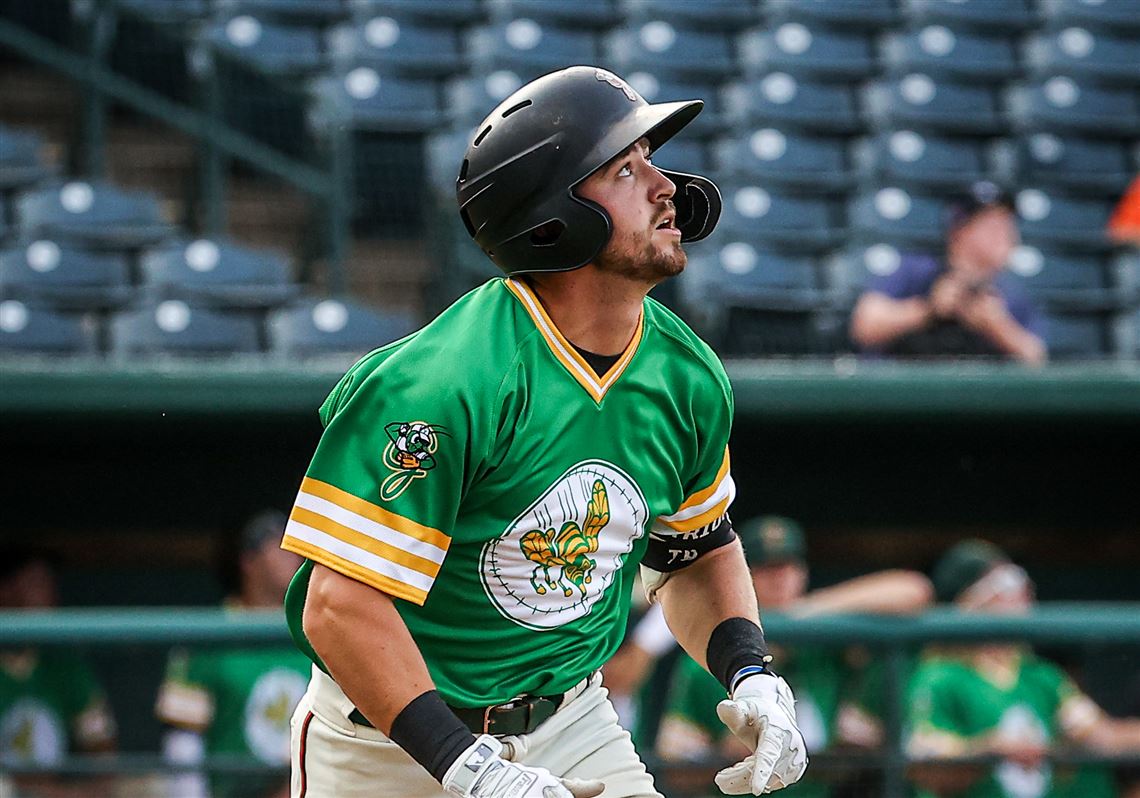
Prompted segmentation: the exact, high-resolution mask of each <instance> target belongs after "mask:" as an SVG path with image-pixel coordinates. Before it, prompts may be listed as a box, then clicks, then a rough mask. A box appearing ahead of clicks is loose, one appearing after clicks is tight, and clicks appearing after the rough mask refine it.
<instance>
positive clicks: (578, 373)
mask: <svg viewBox="0 0 1140 798" xmlns="http://www.w3.org/2000/svg"><path fill="white" fill-rule="evenodd" d="M503 282H504V284H505V285H506V286H507V289H508V290H509V291H510V292H511V293H512V294H514V295H515V297H516V298H517V299H518V300H519V302H521V303H522V305H523V307H524V308H526V312H527V313H528V314H529V315H530V317H531V320H532V321H534V325H535V326H536V327H537V328H538V331H539V332H540V333H542V337H543V338H544V339H546V345H547V346H548V347H550V351H551V352H552V353H553V354H554V356H555V357H556V358H558V361H559V362H560V363H562V365H563V366H565V367H566V370H567V371H569V372H570V375H571V376H572V377H574V379H575V380H577V381H578V384H579V385H581V386H582V387H583V388H585V389H586V393H588V394H590V396H591V397H593V399H594V401H595V402H597V403H599V404H600V403H601V401H602V398H603V397H604V396H605V395H606V391H608V390H609V389H610V387H611V386H612V385H613V384H614V383H615V382H617V379H618V377H620V376H621V375H622V372H624V371H625V368H626V366H628V365H629V362H630V361H631V360H633V355H634V353H635V352H636V351H637V346H638V344H640V343H641V333H642V330H643V329H644V327H645V313H644V312H643V313H642V314H641V316H640V317H639V318H638V320H637V330H636V331H635V332H634V334H633V339H632V340H631V341H630V342H629V344H628V345H627V346H626V348H625V351H624V352H622V354H621V357H619V358H618V360H617V362H616V363H614V364H613V365H612V366H610V368H609V371H607V372H606V373H605V374H603V375H602V376H601V377H599V376H598V375H596V374H595V373H594V370H593V369H592V368H591V367H590V364H589V363H587V362H586V360H585V358H583V357H582V356H581V355H580V354H578V350H576V349H575V348H574V345H573V344H571V343H570V342H569V341H567V340H566V338H565V337H564V336H563V335H562V333H561V332H559V330H558V328H557V327H555V326H554V322H553V321H552V320H551V318H550V316H549V315H547V313H546V308H544V307H543V306H542V303H541V302H540V301H539V300H538V297H537V296H535V293H534V291H532V290H531V289H530V286H528V285H526V284H525V283H523V282H522V281H520V280H514V279H511V278H508V279H506V280H504V281H503Z"/></svg>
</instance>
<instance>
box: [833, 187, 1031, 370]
mask: <svg viewBox="0 0 1140 798" xmlns="http://www.w3.org/2000/svg"><path fill="white" fill-rule="evenodd" d="M1019 241H1020V237H1019V234H1018V230H1017V217H1016V215H1015V213H1014V207H1013V200H1012V198H1011V197H1010V196H1009V195H1008V194H1006V193H1005V192H1004V191H1002V190H1001V189H1000V188H999V187H998V186H996V185H995V184H993V183H990V182H979V183H975V184H974V185H973V186H971V187H970V189H969V191H967V192H966V193H965V194H963V195H962V196H960V197H957V198H956V199H954V200H953V201H952V202H951V203H950V205H949V207H948V213H947V224H946V243H945V250H944V253H943V255H942V256H941V257H933V256H929V255H917V254H906V255H903V256H902V258H901V260H900V262H899V265H898V268H897V269H895V271H893V272H891V273H890V274H885V275H878V276H876V277H874V278H872V279H871V280H870V281H869V283H868V284H867V287H866V288H865V290H864V292H863V294H862V296H860V297H859V301H858V302H857V303H856V305H855V310H854V312H853V314H852V317H851V330H850V332H851V338H852V340H853V341H854V342H855V344H856V345H857V346H858V347H859V348H860V349H861V350H862V351H864V352H866V353H868V354H876V355H884V356H890V357H912V358H913V357H917V358H923V357H925V358H931V357H941V356H974V357H997V358H1003V359H1007V360H1013V361H1019V362H1022V363H1027V364H1032V365H1036V364H1041V363H1044V362H1045V360H1046V359H1047V351H1046V346H1045V335H1044V317H1043V316H1042V314H1041V312H1040V310H1039V309H1038V308H1037V307H1036V306H1035V305H1034V303H1033V302H1032V301H1031V300H1030V298H1029V296H1028V295H1027V294H1026V293H1025V291H1024V290H1023V289H1022V288H1021V287H1020V286H1019V285H1018V284H1017V283H1016V281H1015V280H1014V279H1013V278H1012V277H1011V276H1010V275H1009V274H1008V273H1006V272H1005V271H1004V270H1005V267H1006V265H1007V264H1008V262H1009V258H1010V255H1011V254H1012V252H1013V250H1014V248H1015V247H1016V246H1017V245H1018V243H1019Z"/></svg>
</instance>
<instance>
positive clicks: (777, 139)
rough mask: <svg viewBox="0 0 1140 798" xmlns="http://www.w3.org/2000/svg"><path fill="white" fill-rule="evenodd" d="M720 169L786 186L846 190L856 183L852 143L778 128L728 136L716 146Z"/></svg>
mask: <svg viewBox="0 0 1140 798" xmlns="http://www.w3.org/2000/svg"><path fill="white" fill-rule="evenodd" d="M714 153H715V160H716V168H717V171H718V172H719V173H721V174H725V175H740V176H745V177H748V178H749V179H752V180H755V181H757V182H758V183H759V184H760V185H771V186H773V187H778V188H786V189H805V190H817V191H832V192H834V191H842V190H845V189H847V188H849V187H850V186H851V185H852V183H853V179H854V178H853V171H852V164H851V154H850V145H849V143H848V140H847V139H845V138H842V137H839V136H817V135H810V134H805V133H802V132H799V131H795V130H781V129H779V128H775V127H767V128H759V129H757V130H753V131H750V132H748V133H746V134H743V135H740V136H737V137H731V138H724V139H722V140H720V141H719V142H717V144H716V145H715V148H714Z"/></svg>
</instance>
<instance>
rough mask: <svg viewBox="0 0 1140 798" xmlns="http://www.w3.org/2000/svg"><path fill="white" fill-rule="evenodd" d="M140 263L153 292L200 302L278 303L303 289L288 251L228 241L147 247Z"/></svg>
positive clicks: (262, 305) (245, 305) (228, 304)
mask: <svg viewBox="0 0 1140 798" xmlns="http://www.w3.org/2000/svg"><path fill="white" fill-rule="evenodd" d="M139 267H140V270H141V272H142V279H143V284H144V286H145V287H146V288H147V289H148V291H149V293H150V295H151V296H152V297H154V298H160V299H182V300H185V301H186V302H189V303H192V304H195V305H198V306H201V307H211V306H220V307H241V308H268V307H274V306H276V305H280V304H283V303H284V302H287V301H289V300H291V299H293V298H294V297H295V296H296V295H297V293H298V290H299V289H298V287H297V285H296V284H294V283H293V282H292V281H291V280H290V275H289V266H288V264H287V263H286V262H285V259H284V258H283V257H281V256H280V255H277V254H276V253H272V252H265V251H257V250H252V249H247V248H245V247H241V246H238V245H236V244H233V243H231V242H227V241H212V240H210V239H204V238H203V239H197V240H194V241H186V240H182V241H173V242H171V243H170V244H168V245H166V246H163V247H162V248H160V249H156V250H151V251H150V252H147V253H145V254H144V255H143V257H142V258H141V259H140V263H139Z"/></svg>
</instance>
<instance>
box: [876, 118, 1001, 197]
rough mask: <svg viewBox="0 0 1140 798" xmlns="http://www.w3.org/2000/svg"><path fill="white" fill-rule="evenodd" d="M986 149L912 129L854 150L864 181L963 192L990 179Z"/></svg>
mask: <svg viewBox="0 0 1140 798" xmlns="http://www.w3.org/2000/svg"><path fill="white" fill-rule="evenodd" d="M989 149H990V148H989V147H988V146H987V145H986V144H985V143H984V142H982V141H980V140H978V139H976V138H972V137H969V138H964V137H960V138H953V137H949V136H940V135H937V134H924V133H920V132H918V131H914V130H895V131H890V132H884V133H880V134H878V135H877V136H875V137H873V138H870V139H867V140H865V141H863V142H861V143H860V145H859V146H858V147H857V148H856V153H857V158H858V161H859V166H860V171H861V173H862V175H863V177H864V178H866V179H867V180H868V181H876V182H879V183H881V184H883V185H898V186H903V187H907V188H909V187H914V188H917V189H920V190H921V189H940V190H942V189H964V188H966V187H968V186H969V185H971V184H972V183H975V182H977V181H979V180H985V179H987V178H992V177H993V175H992V169H991V165H990V160H991V158H990V152H989Z"/></svg>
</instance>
